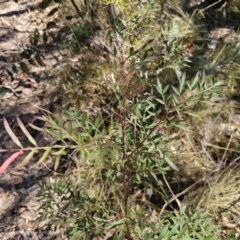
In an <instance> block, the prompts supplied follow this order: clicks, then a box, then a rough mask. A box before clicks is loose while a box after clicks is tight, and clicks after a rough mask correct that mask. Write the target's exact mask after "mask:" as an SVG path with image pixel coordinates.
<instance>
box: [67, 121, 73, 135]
mask: <svg viewBox="0 0 240 240" xmlns="http://www.w3.org/2000/svg"><path fill="white" fill-rule="evenodd" d="M67 132H68V134H69V135H72V133H73V126H72V122H69V123H68V130H67Z"/></svg>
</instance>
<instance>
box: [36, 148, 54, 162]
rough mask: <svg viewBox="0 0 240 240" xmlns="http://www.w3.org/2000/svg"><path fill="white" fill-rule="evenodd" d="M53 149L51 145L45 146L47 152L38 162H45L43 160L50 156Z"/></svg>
mask: <svg viewBox="0 0 240 240" xmlns="http://www.w3.org/2000/svg"><path fill="white" fill-rule="evenodd" d="M51 149H52V148H51V147H46V148H44V150H45V152H44V154H43V155H42V157H41V158H40V159H39V161H38V162H37V164H39V163H43V162H44V161H45V160H46V159H47V157H48V155H49V153H50V151H51Z"/></svg>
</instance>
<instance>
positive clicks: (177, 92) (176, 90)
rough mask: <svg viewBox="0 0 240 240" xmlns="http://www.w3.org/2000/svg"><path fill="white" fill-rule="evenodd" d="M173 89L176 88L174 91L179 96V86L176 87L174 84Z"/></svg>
mask: <svg viewBox="0 0 240 240" xmlns="http://www.w3.org/2000/svg"><path fill="white" fill-rule="evenodd" d="M172 89H173V90H174V92H175V93H176V94H177V95H178V96H179V95H180V92H179V91H178V89H177V88H175V87H174V86H172Z"/></svg>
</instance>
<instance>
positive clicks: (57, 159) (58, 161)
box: [54, 155, 61, 171]
mask: <svg viewBox="0 0 240 240" xmlns="http://www.w3.org/2000/svg"><path fill="white" fill-rule="evenodd" d="M60 158H61V156H60V155H59V156H56V159H55V164H54V171H56V170H57V169H58V166H59V163H60Z"/></svg>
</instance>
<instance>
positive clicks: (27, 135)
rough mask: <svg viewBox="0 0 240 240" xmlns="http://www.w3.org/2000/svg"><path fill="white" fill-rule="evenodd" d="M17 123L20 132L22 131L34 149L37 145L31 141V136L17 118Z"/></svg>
mask: <svg viewBox="0 0 240 240" xmlns="http://www.w3.org/2000/svg"><path fill="white" fill-rule="evenodd" d="M17 122H18V125H19V127H20V128H21V130H22V131H23V133H24V134H25V136H26V137H27V139H28V141H29V142H30V143H32V144H33V145H34V146H35V147H37V143H36V141H35V140H34V139H33V137H32V136H31V134H30V133H29V132H28V130H27V129H26V128H25V126H24V124H23V123H22V121H21V120H20V118H18V117H17Z"/></svg>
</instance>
